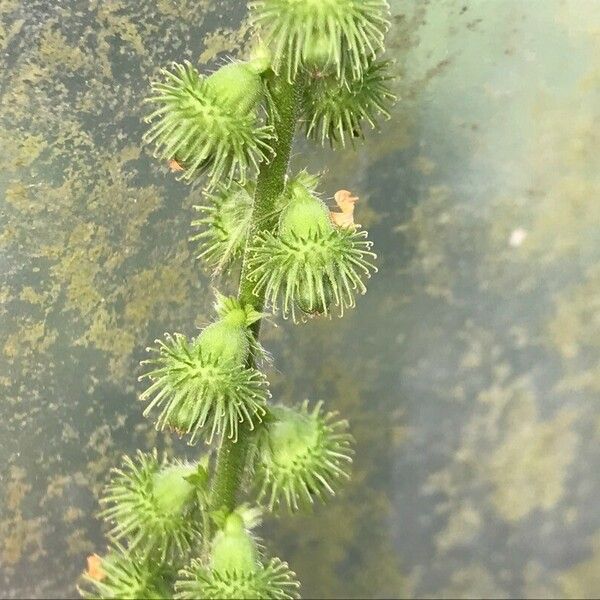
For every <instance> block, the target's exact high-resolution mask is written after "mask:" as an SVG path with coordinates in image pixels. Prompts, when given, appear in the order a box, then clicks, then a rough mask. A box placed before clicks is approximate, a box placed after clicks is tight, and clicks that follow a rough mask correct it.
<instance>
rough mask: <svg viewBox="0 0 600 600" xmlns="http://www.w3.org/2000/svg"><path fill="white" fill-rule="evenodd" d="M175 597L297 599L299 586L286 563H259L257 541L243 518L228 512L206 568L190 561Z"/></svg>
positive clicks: (177, 587) (271, 561)
mask: <svg viewBox="0 0 600 600" xmlns="http://www.w3.org/2000/svg"><path fill="white" fill-rule="evenodd" d="M179 574H180V577H181V579H180V580H179V581H178V582H177V583H176V584H175V589H176V590H177V593H176V595H175V597H176V598H182V599H192V598H206V599H211V600H212V599H214V600H228V599H232V600H233V599H238V598H241V599H246V598H248V599H250V598H252V599H255V598H267V599H269V598H273V599H287V598H297V597H298V593H297V590H298V587H299V584H298V582H297V581H296V578H295V574H294V573H293V572H292V571H290V570H289V568H288V566H287V565H286V564H285V563H282V562H281V561H280V560H278V559H272V560H270V561H269V562H267V563H266V564H265V563H263V562H262V561H261V558H260V553H259V550H258V546H257V544H256V541H255V540H254V538H253V537H252V534H251V533H250V532H249V531H248V530H247V529H246V527H245V524H244V521H243V519H242V517H241V516H240V515H239V514H238V513H236V512H233V513H231V514H230V515H229V516H228V517H227V518H226V520H225V523H224V525H223V528H222V529H221V530H220V531H218V532H217V534H216V535H215V538H214V540H213V543H212V546H211V551H210V558H209V561H208V564H207V565H206V566H205V565H204V564H203V563H202V562H201V561H199V560H192V562H191V564H190V566H188V567H186V568H185V569H183V570H182V571H180V573H179Z"/></svg>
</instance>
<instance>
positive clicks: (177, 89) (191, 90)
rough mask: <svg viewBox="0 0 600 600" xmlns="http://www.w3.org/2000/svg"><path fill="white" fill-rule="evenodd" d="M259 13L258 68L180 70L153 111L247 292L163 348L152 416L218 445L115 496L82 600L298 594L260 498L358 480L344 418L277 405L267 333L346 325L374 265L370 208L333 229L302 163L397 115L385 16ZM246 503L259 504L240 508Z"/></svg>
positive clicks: (273, 1) (339, 5) (222, 264)
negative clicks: (269, 538)
mask: <svg viewBox="0 0 600 600" xmlns="http://www.w3.org/2000/svg"><path fill="white" fill-rule="evenodd" d="M250 8H251V12H252V20H253V23H254V26H255V28H256V32H257V33H258V34H259V35H260V36H262V40H263V43H262V45H261V44H259V45H258V46H257V47H256V49H255V51H254V53H253V55H252V56H251V58H250V60H249V61H246V62H239V61H237V62H231V63H229V64H226V65H224V66H222V67H221V68H220V69H218V70H217V71H215V72H214V73H213V74H211V75H209V76H206V75H202V74H200V73H199V72H198V71H197V70H196V68H195V67H194V66H192V65H191V64H190V63H189V62H186V63H184V64H176V63H175V64H173V67H172V69H171V70H163V71H162V74H163V81H161V82H154V83H153V84H152V89H153V96H152V97H151V98H149V100H148V101H149V102H150V103H152V104H154V105H155V106H156V109H155V110H154V112H152V113H151V114H150V115H149V116H148V117H147V121H148V122H149V123H150V124H151V126H150V129H149V131H148V132H147V134H146V136H145V140H146V141H147V142H149V143H155V145H156V150H155V154H156V156H157V157H160V158H161V159H164V160H168V161H171V168H172V169H173V170H177V171H180V173H181V178H183V179H185V180H188V181H190V180H195V179H196V178H197V177H199V176H201V175H205V176H206V183H207V188H206V190H205V200H204V204H202V205H201V206H197V207H196V210H197V211H198V213H199V217H198V219H196V220H195V221H193V223H192V225H193V226H194V227H195V228H196V229H197V232H196V234H195V235H194V236H193V237H192V241H194V242H196V243H197V244H198V258H200V259H202V260H203V261H204V263H205V264H206V265H207V266H208V267H209V268H210V269H211V270H212V271H213V273H214V274H219V275H223V276H224V275H226V274H228V272H231V271H232V267H233V266H234V264H236V263H238V264H240V266H241V276H240V291H239V294H238V298H228V297H225V296H223V295H221V294H220V293H218V292H217V293H216V296H217V299H216V303H215V313H216V318H215V320H214V321H213V322H212V323H210V324H209V325H207V326H206V327H204V328H203V329H202V330H201V332H200V333H199V335H197V336H196V337H193V338H190V337H187V336H185V335H183V334H179V333H176V334H173V335H170V334H166V335H165V339H164V340H157V341H156V345H155V346H154V347H153V348H151V349H150V351H151V352H152V353H153V356H152V357H151V358H150V359H149V360H146V361H144V363H143V364H144V365H145V366H146V369H147V370H146V372H145V373H144V374H143V375H142V376H141V377H140V380H142V381H145V382H148V386H147V388H146V389H145V391H143V392H142V393H141V396H140V398H141V400H143V401H145V402H147V406H146V409H145V410H144V415H153V417H154V418H155V419H156V426H157V428H159V429H164V428H166V427H168V428H169V429H171V430H173V431H175V432H177V433H178V434H179V435H187V436H188V442H189V443H190V444H194V443H195V442H196V441H197V440H198V439H201V438H202V439H204V440H206V441H207V442H208V444H209V445H210V447H209V449H208V452H207V453H206V455H205V456H204V458H203V459H202V460H201V461H200V462H199V463H183V462H179V461H170V462H168V461H166V460H162V461H159V460H158V457H157V453H156V451H154V452H153V453H151V454H143V453H138V457H137V460H135V461H134V460H131V459H129V458H127V457H126V458H125V459H124V463H123V466H122V468H120V469H115V470H114V471H113V473H112V475H113V478H112V480H111V482H110V483H109V484H108V486H107V488H106V491H105V495H104V497H103V498H102V499H101V503H102V505H103V507H104V509H103V511H102V512H101V516H102V517H103V518H104V519H105V520H106V521H107V522H108V524H109V526H110V530H109V532H108V535H109V538H110V539H111V542H112V544H113V547H111V549H109V551H108V553H107V554H106V555H105V557H104V558H100V557H97V556H95V555H94V557H90V559H92V560H91V563H90V568H89V569H88V571H87V573H86V575H85V576H84V578H83V583H82V586H81V592H82V594H83V595H85V596H89V597H93V598H142V597H144V598H146V597H153V598H154V597H156V598H161V597H173V595H175V597H176V598H182V599H187V598H215V599H217V598H219V599H221V598H225V599H226V598H273V599H286V598H296V597H298V588H299V583H298V581H297V580H296V576H295V574H294V573H293V572H292V571H291V570H290V569H289V568H288V566H287V564H286V563H284V562H282V561H280V560H279V559H277V558H269V557H267V556H266V555H265V554H264V552H263V549H262V547H261V546H260V545H259V544H258V541H257V538H256V537H255V535H254V534H253V532H252V531H251V530H252V528H253V527H255V526H257V525H258V524H259V521H260V515H261V514H262V505H263V504H265V505H266V506H267V508H269V509H274V508H276V507H277V506H279V505H280V504H285V505H287V507H288V508H289V509H290V510H298V509H300V508H301V507H303V506H305V505H310V504H311V503H312V502H313V501H314V499H315V498H318V499H320V500H324V499H325V498H326V497H327V496H329V495H332V494H334V491H335V490H336V488H337V485H338V483H339V482H340V481H341V480H342V479H344V478H347V477H348V467H349V464H350V463H351V456H352V453H353V451H352V448H351V445H352V437H351V435H350V433H349V431H348V429H349V427H348V423H347V422H346V421H345V420H343V419H338V418H337V416H336V413H334V412H326V411H324V410H323V403H322V402H318V403H317V404H316V405H315V406H314V407H313V408H312V409H309V406H308V401H305V402H304V403H302V404H301V405H300V406H299V407H297V408H288V407H285V406H282V405H276V406H270V405H269V404H268V399H269V397H270V393H269V391H268V384H267V381H266V378H265V376H264V375H263V374H262V372H261V371H259V370H258V369H257V363H258V361H259V360H260V359H261V358H265V356H266V353H265V351H264V350H263V349H262V347H261V345H260V343H259V340H258V333H259V327H260V321H261V319H262V318H263V316H264V314H263V309H264V307H265V305H267V306H269V307H270V308H271V309H272V310H273V311H275V312H277V310H278V309H280V310H281V313H282V315H283V317H284V318H286V317H288V316H291V317H292V319H293V320H294V321H296V320H297V317H299V316H300V317H301V316H303V315H311V316H318V315H325V316H329V315H331V314H332V313H333V312H338V313H339V314H340V316H341V315H342V314H343V313H344V310H345V309H347V308H349V307H352V306H354V304H355V297H356V295H357V294H364V293H365V292H366V286H365V283H364V280H365V279H366V278H368V277H370V275H371V274H372V273H373V272H375V271H376V268H375V265H374V264H373V261H374V259H375V254H374V253H373V252H372V251H371V242H370V241H369V240H368V234H367V232H366V231H364V230H362V229H361V228H360V226H358V225H355V224H354V221H353V218H352V214H353V213H352V212H351V211H352V210H353V206H354V204H353V202H354V201H355V200H356V198H349V200H348V197H347V200H346V202H349V204H346V205H344V204H343V202H342V201H341V200H339V198H338V195H337V194H336V196H335V197H336V201H337V202H338V205H339V206H340V208H341V209H342V213H338V215H337V216H338V217H339V218H336V215H332V213H330V211H329V209H328V207H327V205H326V204H325V203H324V202H323V200H321V198H320V197H319V195H318V193H317V188H318V186H319V178H318V176H315V175H311V174H309V173H307V172H306V171H301V172H299V173H297V174H296V175H294V176H292V177H290V176H288V174H287V168H288V164H287V162H288V157H289V155H290V151H291V144H292V141H293V139H292V138H293V135H292V133H293V132H294V131H295V130H296V128H297V126H298V124H299V123H300V122H304V123H305V125H306V133H307V135H308V137H309V138H312V139H315V140H317V141H320V142H321V143H324V142H325V140H329V142H330V143H331V145H332V146H337V145H344V144H345V143H346V139H347V138H350V139H351V140H353V139H354V138H356V137H362V136H363V126H364V125H365V124H369V125H370V126H371V127H375V125H376V118H377V117H378V116H383V117H385V118H388V117H389V112H388V106H389V104H390V103H391V101H392V100H393V99H394V98H393V95H392V93H391V92H390V90H389V88H388V79H389V77H388V76H387V74H386V69H387V63H386V62H384V61H381V60H378V57H377V55H378V54H379V53H380V52H381V51H382V50H383V36H384V33H385V31H386V29H387V27H388V20H387V18H388V5H387V2H385V1H384V0H257V1H254V2H250ZM267 48H268V50H267ZM274 148H276V149H277V155H276V156H274V155H275V151H274ZM269 161H272V162H269ZM249 171H258V178H257V181H256V182H254V181H248V180H247V176H248V173H249ZM211 190H212V192H211ZM344 206H345V207H346V209H348V210H349V211H350V212H348V211H346V212H345V211H344ZM340 215H341V216H340ZM342 217H343V218H342ZM215 441H217V443H216V444H215V445H214V446H213V442H215ZM213 451H216V452H217V454H218V456H217V458H216V460H213V459H212V452H213ZM242 491H243V492H246V493H248V494H249V495H250V498H251V499H252V503H251V504H242V505H239V504H238V497H239V496H240V494H241V492H242Z"/></svg>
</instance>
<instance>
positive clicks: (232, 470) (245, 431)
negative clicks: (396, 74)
mask: <svg viewBox="0 0 600 600" xmlns="http://www.w3.org/2000/svg"><path fill="white" fill-rule="evenodd" d="M299 87H300V86H299V84H298V83H295V84H290V83H288V82H287V81H286V79H285V77H273V80H272V85H271V94H272V100H273V103H274V106H275V109H276V114H277V116H276V117H274V119H273V122H272V124H273V126H274V127H275V135H276V140H277V141H276V142H275V144H274V150H275V157H274V158H273V160H272V161H271V162H270V163H268V164H267V163H263V164H262V166H261V168H260V171H259V174H258V180H257V182H256V192H255V194H254V204H253V207H252V225H251V228H250V235H249V238H248V241H247V244H246V251H245V252H244V258H243V263H242V273H241V276H240V287H239V293H238V298H239V299H240V301H241V302H242V303H244V304H252V305H253V306H254V308H255V309H256V310H257V311H261V310H262V309H263V304H264V295H262V294H261V295H256V294H255V293H254V291H253V288H254V284H253V282H252V281H250V279H249V278H248V268H247V260H246V259H247V254H248V243H249V241H250V239H251V238H252V237H253V235H254V234H255V233H256V232H257V231H258V230H259V228H260V223H261V222H262V221H263V220H264V219H265V218H266V217H268V215H270V214H271V213H272V212H273V210H274V209H275V202H276V200H277V197H278V196H279V194H281V192H282V191H283V188H284V185H285V176H286V173H287V170H288V165H289V161H290V153H291V150H292V143H293V139H294V131H295V129H296V119H297V106H298V88H299ZM252 329H253V333H254V336H255V338H256V339H257V340H258V335H259V332H260V321H257V322H256V323H254V325H253V327H252ZM254 362H255V357H254V356H251V357H250V365H249V366H254ZM252 434H253V432H252V431H251V430H250V429H249V428H248V427H247V426H246V424H245V423H242V424H241V425H240V427H239V433H238V439H237V441H233V440H230V439H228V438H226V437H223V439H222V441H221V447H220V449H219V455H218V458H217V466H216V470H215V473H214V476H213V481H212V488H211V506H212V508H215V509H219V508H223V507H224V508H225V509H226V510H227V511H232V510H233V509H234V508H235V506H236V503H237V496H238V492H239V489H240V486H241V483H242V480H243V477H244V470H245V467H246V462H247V460H246V457H247V455H248V448H249V445H250V442H251V439H252Z"/></svg>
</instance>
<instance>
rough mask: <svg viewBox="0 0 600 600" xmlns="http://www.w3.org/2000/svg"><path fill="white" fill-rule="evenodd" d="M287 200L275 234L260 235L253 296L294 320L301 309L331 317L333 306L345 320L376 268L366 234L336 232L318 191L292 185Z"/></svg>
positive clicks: (252, 265)
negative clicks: (356, 297)
mask: <svg viewBox="0 0 600 600" xmlns="http://www.w3.org/2000/svg"><path fill="white" fill-rule="evenodd" d="M284 196H285V198H286V200H287V205H286V206H285V208H283V210H282V211H281V214H280V217H279V228H278V231H277V232H275V233H274V232H271V231H268V230H265V231H262V232H260V233H259V234H258V235H257V236H256V237H255V238H254V239H253V240H252V244H251V247H250V253H249V257H248V262H247V264H248V267H249V271H250V273H249V277H250V279H251V280H252V281H254V282H255V286H254V293H255V294H260V293H264V295H265V299H266V301H267V304H269V305H270V306H271V307H272V308H273V310H274V311H276V310H277V309H278V308H281V311H282V314H283V316H284V318H287V317H288V316H289V315H291V316H292V318H293V319H294V321H296V320H297V319H296V317H297V310H296V309H297V308H299V309H300V310H301V311H303V312H309V313H311V314H319V313H323V314H325V315H329V314H330V312H331V311H330V306H331V305H333V306H335V307H337V308H338V311H339V314H340V315H342V314H343V312H344V309H345V308H350V307H352V306H354V304H355V294H356V293H357V292H358V293H361V294H364V293H365V292H366V286H365V285H364V283H363V281H362V278H363V277H370V275H371V272H374V271H376V270H377V269H376V268H375V266H374V265H373V264H372V262H371V259H373V258H375V254H373V252H371V242H369V241H368V240H367V232H366V231H359V230H358V228H356V227H338V226H336V225H334V223H333V221H332V220H331V217H330V214H329V211H328V210H327V207H326V206H325V204H324V203H323V202H322V201H321V200H320V199H319V198H318V197H317V196H316V195H315V193H314V191H313V190H311V189H308V188H306V187H304V186H303V184H302V181H301V180H299V181H293V185H292V186H291V189H286V191H285V192H284Z"/></svg>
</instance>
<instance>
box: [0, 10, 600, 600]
mask: <svg viewBox="0 0 600 600" xmlns="http://www.w3.org/2000/svg"><path fill="white" fill-rule="evenodd" d="M391 4H392V12H393V19H392V28H391V31H390V33H389V36H388V48H389V55H390V57H391V58H394V59H395V64H394V72H395V75H396V77H397V79H396V81H395V83H394V87H395V91H396V93H397V95H398V97H399V102H398V103H397V105H396V107H395V109H394V110H393V115H392V120H391V121H390V122H387V123H385V125H384V126H383V128H382V132H381V133H379V134H376V133H374V134H373V135H369V137H368V139H367V140H366V142H365V143H364V144H363V145H359V146H358V147H357V149H356V150H352V149H348V150H346V151H343V152H338V153H335V154H334V153H331V152H329V151H328V150H323V149H321V148H317V147H315V146H312V145H310V144H308V143H306V142H304V141H299V143H298V144H297V146H296V148H295V158H294V164H295V166H296V168H300V167H304V166H305V165H306V164H307V163H308V166H309V168H311V169H313V170H319V169H322V168H323V165H326V173H325V176H324V180H323V187H322V191H323V192H324V193H325V195H326V196H327V197H331V196H333V193H334V192H335V191H336V190H338V189H340V188H346V189H350V190H352V191H353V192H355V193H356V194H357V195H359V196H360V198H361V201H360V203H359V205H358V209H357V213H358V214H357V220H358V222H360V223H362V224H363V226H365V227H367V228H368V229H369V230H370V234H371V238H372V239H373V240H374V241H375V244H376V249H377V251H378V253H379V256H380V272H379V274H378V275H377V276H376V277H374V278H373V279H372V281H371V284H370V290H369V293H368V295H367V296H365V297H364V298H362V299H361V300H360V301H359V304H358V307H357V309H355V310H354V311H351V312H350V313H349V314H348V315H347V316H346V317H345V318H344V319H342V320H340V319H337V320H331V321H327V320H313V321H311V322H309V323H308V324H306V325H303V326H299V327H293V326H291V325H290V324H287V323H279V325H280V326H279V327H274V326H273V325H272V324H271V325H268V326H267V327H265V338H264V343H265V345H267V346H268V348H269V349H270V350H271V351H272V352H273V353H274V357H275V363H274V367H273V369H272V371H271V373H270V374H269V376H270V379H271V381H272V388H273V391H274V395H275V398H276V399H277V400H279V401H282V402H287V403H293V402H297V401H299V400H302V399H303V398H305V397H307V398H312V399H319V398H322V399H324V400H325V401H326V402H327V405H328V407H330V408H332V409H336V410H339V411H340V412H341V413H342V414H343V415H344V416H346V417H348V418H349V419H350V421H351V424H352V429H353V433H354V435H355V437H356V439H357V455H356V461H355V466H354V475H353V479H352V482H351V484H350V485H348V486H347V487H346V488H345V489H344V490H343V492H342V493H341V494H340V495H339V496H338V497H336V499H334V500H333V501H331V502H329V503H328V504H327V505H326V506H324V507H320V508H317V509H316V510H315V512H314V514H309V515H303V516H296V517H294V518H287V517H286V518H279V519H277V518H269V519H268V521H267V523H266V526H265V529H264V532H263V533H264V536H265V537H266V538H267V539H268V540H269V541H270V546H271V549H272V551H273V553H275V554H277V555H279V556H281V558H283V559H285V560H287V561H289V563H290V564H291V566H292V568H294V569H295V570H296V571H297V573H298V575H299V577H300V579H301V580H302V582H303V594H304V596H305V597H314V596H317V595H318V596H319V597H327V598H342V597H343V598H351V597H361V598H364V597H366V598H389V597H394V598H398V597H402V598H404V597H423V596H427V597H435V598H446V597H448V598H450V597H452V598H472V597H482V596H483V597H488V598H507V597H510V598H521V597H531V598H533V597H549V598H550V597H571V598H581V597H597V596H598V595H599V594H600V508H599V506H598V500H597V499H598V496H599V494H600V448H599V445H598V441H599V437H600V418H599V416H600V414H599V412H598V409H597V406H598V394H599V392H600V202H599V193H600V153H599V152H598V147H599V143H600V1H599V0H485V1H484V0H461V1H458V0H436V1H433V2H429V1H426V0H423V1H419V2H415V1H414V0H393V1H392V3H391ZM248 39H249V35H248V25H247V15H246V8H245V2H243V1H242V0H235V1H222V0H136V1H135V2H133V1H127V0H110V1H101V0H85V1H84V0H62V1H60V2H59V1H57V0H55V1H54V2H52V1H48V0H1V1H0V51H1V55H2V65H3V68H2V70H1V72H0V148H1V149H2V151H1V152H0V199H1V200H0V595H2V596H4V597H11V598H13V597H14V598H18V597H36V598H41V597H72V596H73V595H75V594H76V592H75V583H76V580H77V577H78V576H79V574H80V573H81V572H82V570H83V569H84V567H85V559H86V556H87V555H88V554H91V553H93V552H98V553H102V552H103V550H104V547H105V541H104V536H103V533H104V532H103V526H102V524H101V523H100V522H99V521H98V520H97V518H96V514H97V510H98V505H97V495H98V492H99V491H100V489H101V488H102V486H103V485H104V483H105V482H106V481H107V477H108V472H109V469H110V468H111V467H112V466H115V465H116V464H117V463H118V462H119V460H120V457H121V455H122V454H123V453H131V452H133V451H134V450H135V449H136V448H142V449H150V448H151V447H154V446H156V447H159V448H167V449H170V450H172V451H173V452H174V453H177V454H179V455H183V454H185V455H187V456H195V455H196V454H197V453H198V452H199V451H200V450H201V448H195V449H194V448H188V447H186V446H185V445H184V444H183V443H180V442H178V441H174V439H173V438H172V437H171V436H168V435H162V434H157V433H156V432H155V431H154V429H153V427H152V423H150V422H148V421H146V420H145V419H143V418H142V415H141V412H142V406H141V405H140V403H139V402H137V401H136V397H137V395H138V394H139V392H140V390H141V387H140V384H138V383H137V380H136V378H137V375H139V372H140V369H139V366H138V364H139V361H140V359H142V358H143V357H144V355H145V351H144V349H145V347H146V346H147V345H148V344H149V343H151V341H152V340H153V339H154V338H155V337H157V336H159V335H161V334H162V333H163V332H165V331H180V332H183V333H188V334H193V333H194V331H195V330H196V328H197V327H198V326H199V325H202V324H204V323H206V321H207V319H208V318H209V317H210V306H211V303H212V301H213V297H212V293H211V282H210V280H209V279H208V278H207V277H206V276H205V275H204V274H203V272H202V270H201V265H200V264H199V263H198V262H196V261H195V260H194V247H193V245H192V244H191V243H190V242H189V241H188V238H189V236H190V233H191V229H190V221H191V220H192V218H193V217H194V211H193V208H192V207H193V205H194V204H198V203H200V202H201V193H200V190H198V189H191V188H190V187H189V186H186V185H184V184H182V183H178V182H177V181H175V179H174V177H173V176H172V175H170V174H169V173H168V172H167V168H166V165H164V164H158V163H157V162H156V161H154V160H153V159H152V158H151V156H150V153H149V151H148V149H147V148H143V146H142V143H141V136H142V133H143V131H144V125H143V124H142V122H141V118H142V116H143V115H144V114H145V113H146V112H147V108H146V107H144V106H143V105H142V99H143V98H144V96H145V95H146V94H147V93H148V81H149V78H150V77H152V76H154V75H156V73H157V70H158V68H159V67H160V66H164V65H167V64H168V63H169V62H170V61H172V60H177V61H181V60H183V59H189V60H190V61H192V62H193V63H195V64H197V65H199V64H206V65H207V68H208V69H210V68H214V67H215V65H217V64H219V61H222V60H223V59H224V58H225V57H227V56H243V51H244V48H245V46H246V45H247V41H248Z"/></svg>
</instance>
